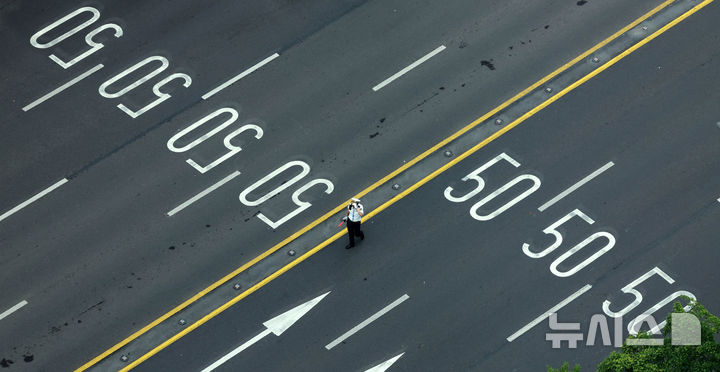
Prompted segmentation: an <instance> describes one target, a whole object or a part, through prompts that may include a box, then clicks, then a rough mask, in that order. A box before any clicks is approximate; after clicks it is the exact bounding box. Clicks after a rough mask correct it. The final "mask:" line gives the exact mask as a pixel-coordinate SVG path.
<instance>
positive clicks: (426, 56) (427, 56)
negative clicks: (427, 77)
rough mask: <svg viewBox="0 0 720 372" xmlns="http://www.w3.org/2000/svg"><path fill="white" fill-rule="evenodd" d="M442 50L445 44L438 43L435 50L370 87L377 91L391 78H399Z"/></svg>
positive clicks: (389, 81)
mask: <svg viewBox="0 0 720 372" xmlns="http://www.w3.org/2000/svg"><path fill="white" fill-rule="evenodd" d="M443 50H445V45H440V46H439V47H437V48H435V50H433V51H432V52H430V53H428V54H426V55H425V56H423V57H422V58H420V59H418V60H417V61H415V62H413V63H411V64H410V65H409V66H408V67H405V68H404V69H402V70H400V71H398V72H397V73H395V75H393V76H390V77H389V78H387V79H385V80H384V81H383V82H382V83H380V84H378V85H376V86H374V87H373V88H372V90H374V91H376V92H377V91H378V90H380V89H382V88H383V87H384V86H386V85H388V84H390V83H392V82H393V80H395V79H397V78H399V77H400V76H403V75H405V74H406V73H407V72H408V71H410V70H412V69H414V68H415V67H418V66H419V65H420V64H421V63H423V62H425V61H427V60H428V59H430V58H432V57H433V56H435V55H436V54H438V53H440V52H442V51H443Z"/></svg>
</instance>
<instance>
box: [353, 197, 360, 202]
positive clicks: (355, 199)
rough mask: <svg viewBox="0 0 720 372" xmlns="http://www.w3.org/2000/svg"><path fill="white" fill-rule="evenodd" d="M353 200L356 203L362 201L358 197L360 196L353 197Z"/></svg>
mask: <svg viewBox="0 0 720 372" xmlns="http://www.w3.org/2000/svg"><path fill="white" fill-rule="evenodd" d="M352 201H354V202H356V203H360V199H358V198H352Z"/></svg>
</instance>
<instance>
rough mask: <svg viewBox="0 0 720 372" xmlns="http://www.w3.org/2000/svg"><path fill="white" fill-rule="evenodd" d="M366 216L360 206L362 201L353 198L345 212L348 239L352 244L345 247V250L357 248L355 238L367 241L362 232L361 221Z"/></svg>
mask: <svg viewBox="0 0 720 372" xmlns="http://www.w3.org/2000/svg"><path fill="white" fill-rule="evenodd" d="M363 214H364V209H363V205H362V204H360V199H357V198H352V201H351V202H350V204H349V205H348V207H347V211H346V212H345V220H346V221H347V229H348V238H349V239H350V243H349V244H348V245H346V246H345V249H350V248H352V247H354V246H355V237H356V236H358V237H360V240H363V239H365V234H364V233H363V232H362V230H360V221H361V220H362V216H363Z"/></svg>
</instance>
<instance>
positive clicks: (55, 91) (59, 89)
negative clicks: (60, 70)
mask: <svg viewBox="0 0 720 372" xmlns="http://www.w3.org/2000/svg"><path fill="white" fill-rule="evenodd" d="M103 67H105V66H104V65H103V64H102V63H101V64H99V65H97V66H95V67H93V68H91V69H89V70H87V71H85V72H83V73H82V74H80V75H78V76H77V77H75V78H74V79H72V80H70V81H68V82H67V83H65V84H63V85H61V86H59V87H57V88H55V89H53V90H52V91H51V92H50V93H48V94H46V95H44V96H42V97H40V98H38V99H36V100H34V101H33V102H32V103H30V104H29V105H27V106H25V107H23V109H22V110H23V111H25V112H27V111H29V110H32V108H33V107H35V106H37V105H39V104H41V103H43V102H45V101H47V100H48V99H50V98H52V97H53V96H54V95H56V94H58V93H60V92H62V91H63V90H65V89H67V88H70V87H71V86H73V85H75V84H77V82H78V81H80V80H82V79H85V78H86V77H88V76H90V75H92V74H94V73H95V72H97V71H98V70H100V69H101V68H103Z"/></svg>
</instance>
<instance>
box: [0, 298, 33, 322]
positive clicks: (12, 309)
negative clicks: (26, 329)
mask: <svg viewBox="0 0 720 372" xmlns="http://www.w3.org/2000/svg"><path fill="white" fill-rule="evenodd" d="M27 304H28V302H27V301H25V300H22V301H20V302H19V303H18V304H17V305H15V306H13V307H11V308H9V309H7V310H5V312H3V313H2V314H0V320H3V319H5V318H6V317H7V316H8V315H10V314H12V313H14V312H16V311H18V310H20V308H21V307H23V306H25V305H27Z"/></svg>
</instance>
